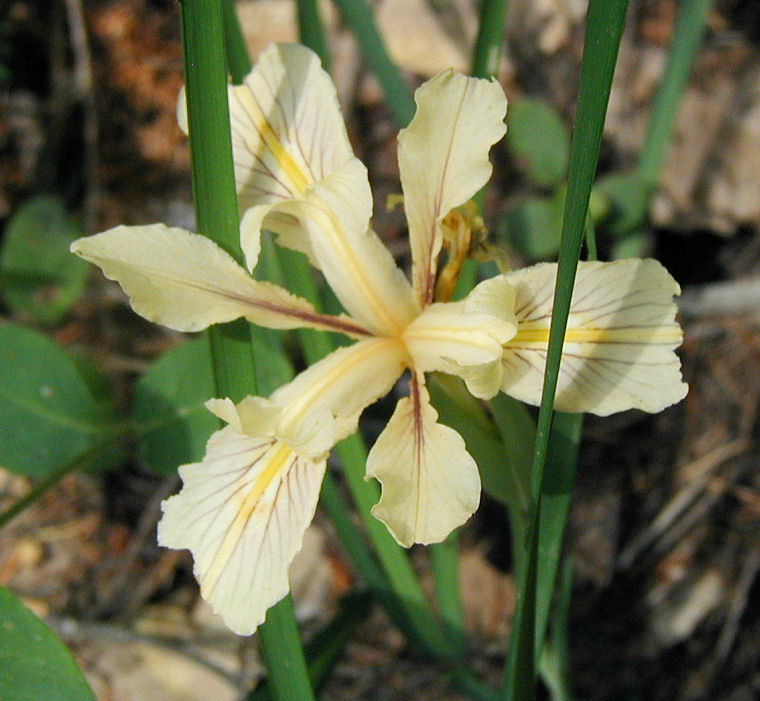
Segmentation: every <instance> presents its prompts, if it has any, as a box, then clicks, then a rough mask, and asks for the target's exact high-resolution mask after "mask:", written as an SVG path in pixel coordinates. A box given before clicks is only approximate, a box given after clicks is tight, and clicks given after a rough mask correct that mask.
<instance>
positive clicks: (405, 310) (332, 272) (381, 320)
mask: <svg viewBox="0 0 760 701" xmlns="http://www.w3.org/2000/svg"><path fill="white" fill-rule="evenodd" d="M277 211H278V212H281V213H284V214H290V215H292V216H293V217H294V218H295V219H298V220H299V221H300V224H301V226H302V227H303V229H304V231H305V232H306V233H307V235H308V241H309V244H308V245H309V251H310V255H311V257H312V259H313V260H314V262H315V264H316V265H317V267H319V269H320V270H321V271H322V273H323V274H324V276H325V278H326V279H327V282H328V283H329V284H330V287H332V289H333V291H334V292H335V294H336V296H337V297H338V299H339V300H340V302H341V304H343V306H344V307H345V309H346V311H347V312H348V313H349V314H350V315H351V316H352V317H353V318H355V319H357V320H359V321H360V322H361V323H362V324H364V325H365V326H366V327H367V328H369V329H371V330H372V331H373V332H375V333H376V334H379V335H382V334H386V335H397V334H398V333H400V332H401V331H402V330H403V328H404V327H405V326H406V325H407V324H408V323H409V321H411V320H412V319H413V318H414V316H416V314H417V313H418V307H417V306H416V304H415V302H414V298H413V295H412V291H411V287H410V285H409V282H408V281H407V280H406V278H405V277H404V275H403V273H402V271H401V270H400V269H399V268H398V266H397V265H396V263H395V261H394V260H393V256H392V255H391V254H390V252H389V251H388V249H387V248H386V247H385V246H384V245H383V243H382V242H381V241H380V239H379V238H378V236H377V234H375V232H374V231H372V230H371V229H370V228H369V219H370V216H371V214H372V192H371V190H370V187H369V182H368V180H367V170H366V168H365V167H364V165H363V164H362V163H361V162H360V161H359V160H358V159H355V158H354V159H352V160H351V161H349V162H348V163H345V164H344V165H343V166H341V167H340V168H338V169H337V170H335V171H334V172H333V173H331V174H330V175H328V176H327V177H325V178H324V179H323V180H321V181H320V182H318V183H315V184H314V185H313V186H312V187H311V188H310V189H309V191H308V192H307V193H306V195H305V196H304V198H303V200H302V201H291V202H287V203H284V204H282V205H279V206H278V207H277ZM263 225H264V227H265V228H268V219H265V220H264V222H263Z"/></svg>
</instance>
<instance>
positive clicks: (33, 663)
mask: <svg viewBox="0 0 760 701" xmlns="http://www.w3.org/2000/svg"><path fill="white" fill-rule="evenodd" d="M0 621H2V623H1V624H0V630H2V635H0V699H2V700H3V701H37V700H39V699H44V700H45V701H95V694H93V693H92V690H91V689H90V687H89V685H88V684H87V681H86V680H85V678H84V675H83V674H82V672H81V671H80V670H79V667H77V664H76V662H75V661H74V658H73V657H72V655H71V653H70V652H69V651H68V650H67V649H66V646H65V645H64V644H63V643H62V642H61V641H60V640H59V639H58V638H57V637H56V635H55V634H54V633H53V632H52V631H51V630H50V629H49V628H48V627H47V626H46V625H45V624H44V623H43V622H42V621H40V620H39V619H38V618H37V617H36V616H35V615H34V614H33V613H32V612H31V611H29V610H28V609H27V608H26V607H25V606H24V605H23V604H22V603H21V602H20V601H19V600H18V599H17V598H16V597H15V596H14V595H13V594H11V592H10V591H8V590H7V589H5V588H4V587H0Z"/></svg>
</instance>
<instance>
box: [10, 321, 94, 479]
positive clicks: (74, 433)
mask: <svg viewBox="0 0 760 701" xmlns="http://www.w3.org/2000/svg"><path fill="white" fill-rule="evenodd" d="M108 424H109V417H108V415H107V414H106V413H105V412H104V411H103V410H102V408H101V407H100V406H99V405H98V404H97V403H96V402H95V400H94V399H93V398H92V395H91V394H90V391H89V389H88V387H87V384H86V383H85V381H84V380H83V379H82V377H81V376H80V374H79V372H78V371H77V366H76V364H75V362H74V361H73V360H72V359H71V358H70V357H69V356H68V355H67V354H66V353H65V352H64V351H62V350H61V349H60V348H58V346H56V345H55V344H54V343H53V342H52V341H50V340H49V339H48V338H47V337H45V336H43V335H42V334H40V333H38V332H36V331H31V330H29V329H25V328H23V327H21V326H15V325H11V324H9V325H7V326H3V327H0V466H2V467H5V468H7V469H9V470H12V471H13V472H18V473H20V474H23V475H28V476H30V477H35V478H43V477H45V476H46V475H48V474H50V473H51V472H52V471H53V470H55V469H56V468H57V467H59V466H61V465H63V464H64V463H67V462H70V461H72V460H74V459H75V458H76V457H78V456H80V455H81V454H82V453H84V452H85V451H86V450H87V449H88V448H90V447H91V446H92V445H93V442H94V441H95V440H97V439H98V438H99V437H100V436H101V434H102V433H103V431H104V430H105V429H106V428H107V427H108Z"/></svg>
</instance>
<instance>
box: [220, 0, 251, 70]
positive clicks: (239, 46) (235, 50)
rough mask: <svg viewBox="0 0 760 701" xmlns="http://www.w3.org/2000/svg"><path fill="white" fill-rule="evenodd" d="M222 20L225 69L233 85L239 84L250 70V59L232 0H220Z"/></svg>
mask: <svg viewBox="0 0 760 701" xmlns="http://www.w3.org/2000/svg"><path fill="white" fill-rule="evenodd" d="M222 20H223V22H224V48H225V56H226V57H227V70H229V72H230V78H231V79H232V82H233V83H234V84H235V85H240V84H241V83H242V82H243V78H245V77H246V76H247V75H248V74H249V73H250V72H251V68H252V65H251V59H250V57H249V56H248V47H247V46H246V45H245V37H244V36H243V32H242V30H241V28H240V22H239V21H238V17H237V12H236V10H235V2H234V0H222Z"/></svg>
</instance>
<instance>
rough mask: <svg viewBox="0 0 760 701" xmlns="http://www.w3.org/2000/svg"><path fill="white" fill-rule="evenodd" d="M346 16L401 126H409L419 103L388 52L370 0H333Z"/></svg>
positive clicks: (363, 54)
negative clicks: (416, 104)
mask: <svg viewBox="0 0 760 701" xmlns="http://www.w3.org/2000/svg"><path fill="white" fill-rule="evenodd" d="M333 2H334V3H335V4H336V5H337V6H338V9H339V10H340V13H341V15H342V16H343V19H344V20H345V21H346V24H347V25H348V26H349V27H350V28H351V31H352V32H353V33H354V35H355V36H356V41H357V42H358V44H359V46H360V47H361V50H362V56H364V59H365V60H366V61H367V64H368V65H369V67H370V69H371V70H372V72H373V73H374V74H375V77H376V78H377V80H378V82H379V83H380V87H381V88H382V90H383V95H384V96H385V101H386V102H387V103H388V108H389V109H390V111H391V114H392V115H393V118H394V119H395V120H396V124H397V126H399V127H405V126H406V125H407V124H409V122H411V121H412V117H414V111H415V109H416V108H415V105H414V99H413V98H412V93H411V91H410V90H409V86H408V85H407V84H406V81H405V80H404V78H403V77H402V75H401V72H400V71H399V69H398V67H397V66H396V65H395V64H394V63H393V61H391V59H390V57H389V56H388V50H387V49H386V48H385V42H384V41H383V38H382V37H381V36H380V31H379V30H378V28H377V24H376V22H375V17H374V15H373V14H372V8H371V7H370V5H369V3H368V2H367V0H333Z"/></svg>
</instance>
